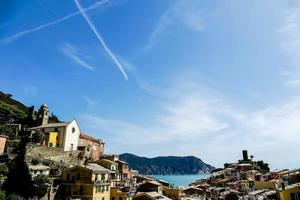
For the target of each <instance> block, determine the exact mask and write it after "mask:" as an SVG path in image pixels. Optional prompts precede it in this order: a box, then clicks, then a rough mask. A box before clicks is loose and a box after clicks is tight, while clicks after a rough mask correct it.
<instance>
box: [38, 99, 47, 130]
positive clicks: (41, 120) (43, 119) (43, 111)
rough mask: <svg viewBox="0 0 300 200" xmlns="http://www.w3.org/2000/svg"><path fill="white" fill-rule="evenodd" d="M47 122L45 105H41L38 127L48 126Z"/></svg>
mask: <svg viewBox="0 0 300 200" xmlns="http://www.w3.org/2000/svg"><path fill="white" fill-rule="evenodd" d="M48 120H49V111H48V106H47V104H43V105H42V106H41V107H40V109H39V112H38V123H39V125H45V124H48Z"/></svg>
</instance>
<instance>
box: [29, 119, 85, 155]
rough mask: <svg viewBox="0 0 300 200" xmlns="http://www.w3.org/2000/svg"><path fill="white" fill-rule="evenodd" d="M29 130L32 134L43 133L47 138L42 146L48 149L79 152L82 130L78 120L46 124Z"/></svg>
mask: <svg viewBox="0 0 300 200" xmlns="http://www.w3.org/2000/svg"><path fill="white" fill-rule="evenodd" d="M27 130H28V131H31V132H32V133H33V132H35V131H41V132H42V133H43V134H44V136H45V137H44V138H45V139H44V140H43V141H42V145H44V146H46V147H56V148H62V149H63V150H64V151H75V150H77V147H78V143H79V135H80V128H79V125H78V123H77V122H76V120H73V121H71V122H61V123H49V124H44V125H40V126H37V127H32V128H29V129H27Z"/></svg>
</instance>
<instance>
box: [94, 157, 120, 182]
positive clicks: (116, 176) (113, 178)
mask: <svg viewBox="0 0 300 200" xmlns="http://www.w3.org/2000/svg"><path fill="white" fill-rule="evenodd" d="M95 163H97V164H99V165H101V166H103V167H105V168H107V169H110V170H111V174H110V183H111V184H110V186H111V187H116V186H119V183H120V181H121V174H120V172H119V169H118V163H117V162H115V161H111V160H107V159H101V160H98V161H96V162H95Z"/></svg>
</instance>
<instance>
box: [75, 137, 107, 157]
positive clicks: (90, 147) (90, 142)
mask: <svg viewBox="0 0 300 200" xmlns="http://www.w3.org/2000/svg"><path fill="white" fill-rule="evenodd" d="M82 148H85V152H86V156H88V157H91V158H92V160H93V161H96V160H99V159H100V157H101V156H102V155H103V152H104V143H103V142H102V140H100V139H96V138H94V137H91V136H89V135H87V134H84V133H80V136H79V145H78V149H80V150H82Z"/></svg>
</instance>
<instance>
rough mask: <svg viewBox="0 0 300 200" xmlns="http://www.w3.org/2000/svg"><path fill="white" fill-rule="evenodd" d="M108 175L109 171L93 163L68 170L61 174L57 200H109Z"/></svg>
mask: <svg viewBox="0 0 300 200" xmlns="http://www.w3.org/2000/svg"><path fill="white" fill-rule="evenodd" d="M109 173H111V171H110V170H109V169H106V168H104V167H102V166H100V165H98V164H94V163H89V164H87V165H85V166H80V165H77V166H74V167H71V168H68V169H66V170H64V171H63V173H62V184H61V186H60V187H61V188H60V192H59V198H61V199H66V198H79V199H81V200H109V199H110V182H109Z"/></svg>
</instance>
